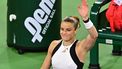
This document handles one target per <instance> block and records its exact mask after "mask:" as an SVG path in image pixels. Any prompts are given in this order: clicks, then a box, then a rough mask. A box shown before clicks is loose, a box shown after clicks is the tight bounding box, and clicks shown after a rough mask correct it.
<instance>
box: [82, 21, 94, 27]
mask: <svg viewBox="0 0 122 69" xmlns="http://www.w3.org/2000/svg"><path fill="white" fill-rule="evenodd" d="M84 25H85V28H86V29H90V28H91V27H92V26H93V23H92V22H91V20H90V19H89V21H88V22H86V23H84Z"/></svg>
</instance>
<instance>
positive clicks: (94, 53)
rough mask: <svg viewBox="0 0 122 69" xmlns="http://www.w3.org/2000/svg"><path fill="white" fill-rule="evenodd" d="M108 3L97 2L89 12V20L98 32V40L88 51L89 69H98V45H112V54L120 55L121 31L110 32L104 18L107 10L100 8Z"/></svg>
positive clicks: (121, 48)
mask: <svg viewBox="0 0 122 69" xmlns="http://www.w3.org/2000/svg"><path fill="white" fill-rule="evenodd" d="M110 1H111V0H97V1H95V3H94V4H93V6H92V8H91V11H90V19H91V21H92V22H93V23H94V25H95V27H96V29H97V31H98V38H97V40H96V42H95V45H94V47H93V48H92V49H91V51H90V64H89V69H100V64H99V43H103V44H110V45H112V46H113V50H112V54H113V55H117V56H120V55H122V31H115V32H114V33H113V32H111V30H110V26H109V22H108V21H107V19H106V16H105V13H106V10H107V8H106V9H103V8H102V7H104V6H105V5H107V4H109V3H110ZM103 51H104V50H103ZM106 57H107V56H106Z"/></svg>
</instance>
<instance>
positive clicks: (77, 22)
mask: <svg viewBox="0 0 122 69" xmlns="http://www.w3.org/2000/svg"><path fill="white" fill-rule="evenodd" d="M63 22H70V23H72V24H73V25H74V27H75V30H76V29H77V28H78V27H79V26H80V20H79V18H78V17H76V16H69V17H65V18H64V19H63Z"/></svg>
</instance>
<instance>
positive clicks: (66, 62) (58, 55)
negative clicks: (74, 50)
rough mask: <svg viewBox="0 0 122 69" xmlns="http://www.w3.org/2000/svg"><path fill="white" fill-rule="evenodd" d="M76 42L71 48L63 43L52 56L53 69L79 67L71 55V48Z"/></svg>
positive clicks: (74, 68) (73, 68)
mask: <svg viewBox="0 0 122 69" xmlns="http://www.w3.org/2000/svg"><path fill="white" fill-rule="evenodd" d="M73 44H74V42H73V43H72V44H71V45H69V46H64V45H63V42H62V44H61V46H60V48H59V49H58V50H57V51H56V52H55V54H54V55H53V56H52V67H53V69H76V68H77V65H76V64H75V62H74V61H73V60H72V57H71V55H70V48H71V46H72V45H73Z"/></svg>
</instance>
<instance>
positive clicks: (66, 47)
mask: <svg viewBox="0 0 122 69" xmlns="http://www.w3.org/2000/svg"><path fill="white" fill-rule="evenodd" d="M74 42H75V40H74ZM74 42H72V43H71V44H70V45H68V46H64V45H63V42H62V45H63V47H64V49H63V51H62V52H63V53H65V52H67V51H68V50H69V48H70V47H71V46H72V44H73V43H74Z"/></svg>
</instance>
